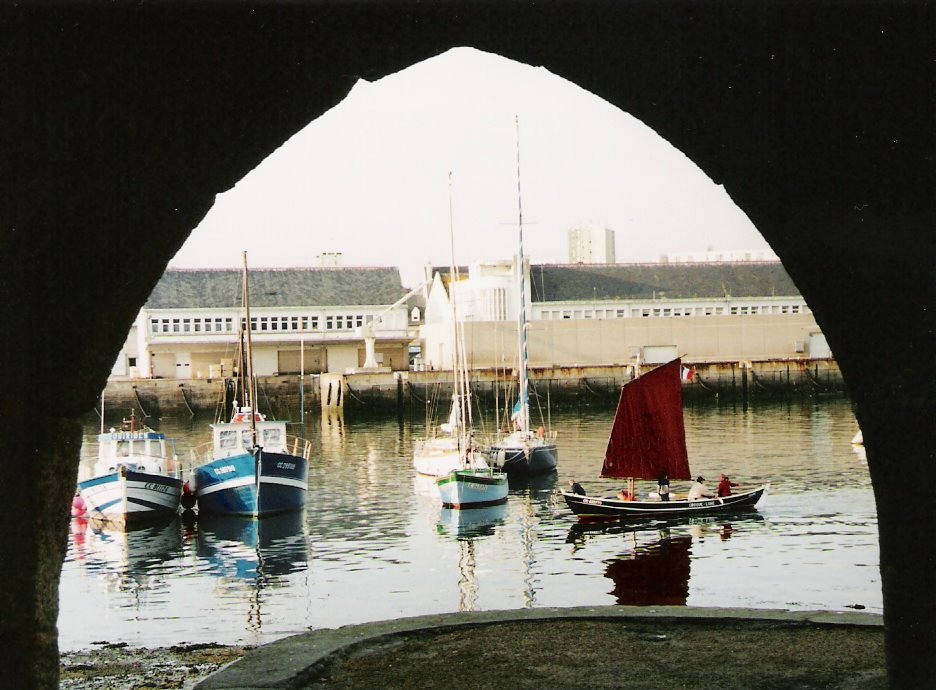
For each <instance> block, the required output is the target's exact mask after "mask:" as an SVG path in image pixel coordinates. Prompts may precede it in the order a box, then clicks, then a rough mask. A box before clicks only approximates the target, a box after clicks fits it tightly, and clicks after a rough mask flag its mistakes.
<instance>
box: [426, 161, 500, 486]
mask: <svg viewBox="0 0 936 690" xmlns="http://www.w3.org/2000/svg"><path fill="white" fill-rule="evenodd" d="M449 184H450V185H451V179H450V180H449ZM451 206H452V201H451V193H450V194H449V232H450V233H453V229H452V217H451V216H452V208H451ZM453 242H454V239H453ZM452 251H453V258H452V265H451V267H450V271H449V306H450V309H451V319H452V335H453V339H452V383H453V387H452V406H451V408H450V411H449V416H448V420H447V421H446V422H443V423H442V424H440V425H439V427H438V429H437V430H429V429H427V434H426V438H424V439H419V440H417V441H416V443H415V444H414V447H413V468H414V469H415V470H416V473H417V474H420V475H424V476H427V477H445V476H448V475H449V473H451V472H453V471H455V470H461V469H476V470H485V469H487V468H488V464H487V462H485V460H484V457H483V455H482V454H481V453H475V452H474V449H473V448H472V449H471V452H467V450H468V448H469V447H470V446H471V443H472V439H471V401H470V398H469V395H470V390H469V386H468V374H467V367H466V366H465V365H464V364H463V362H460V361H459V352H461V355H462V357H463V356H464V348H461V349H460V350H459V347H458V340H459V337H460V335H459V327H458V313H457V310H456V309H455V284H456V283H457V282H458V271H457V269H456V268H455V260H454V248H453V250H452Z"/></svg>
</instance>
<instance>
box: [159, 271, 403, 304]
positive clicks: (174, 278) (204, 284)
mask: <svg viewBox="0 0 936 690" xmlns="http://www.w3.org/2000/svg"><path fill="white" fill-rule="evenodd" d="M249 283H250V306H251V307H260V308H262V307H298V306H353V305H371V304H374V305H380V304H393V303H394V302H396V301H397V300H398V299H400V298H401V297H402V296H403V295H405V294H406V292H407V291H406V290H405V289H404V288H403V287H402V283H401V281H400V271H399V269H396V268H260V269H251V271H250V276H249ZM241 291H242V288H241V271H240V270H238V269H170V270H167V271H166V272H165V273H164V274H163V276H162V278H160V279H159V283H157V284H156V287H155V288H154V289H153V292H152V294H150V296H149V299H148V300H147V301H146V305H145V306H146V308H147V309H218V308H226V307H239V306H241Z"/></svg>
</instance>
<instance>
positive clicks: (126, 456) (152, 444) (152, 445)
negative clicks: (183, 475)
mask: <svg viewBox="0 0 936 690" xmlns="http://www.w3.org/2000/svg"><path fill="white" fill-rule="evenodd" d="M165 465H166V437H165V436H164V435H163V434H161V433H158V432H156V431H152V430H145V431H117V430H116V429H113V428H112V429H111V430H110V431H109V432H108V433H105V434H98V460H97V462H96V463H95V465H94V475H95V476H100V475H104V474H109V473H111V472H116V471H117V469H118V468H119V467H127V468H128V469H131V470H134V471H137V472H164V471H165Z"/></svg>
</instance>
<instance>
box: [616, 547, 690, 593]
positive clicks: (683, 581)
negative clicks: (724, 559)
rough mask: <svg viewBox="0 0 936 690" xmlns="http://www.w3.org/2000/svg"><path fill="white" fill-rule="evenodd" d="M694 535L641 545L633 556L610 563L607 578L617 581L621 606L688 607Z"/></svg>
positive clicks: (617, 591) (622, 557) (629, 555)
mask: <svg viewBox="0 0 936 690" xmlns="http://www.w3.org/2000/svg"><path fill="white" fill-rule="evenodd" d="M691 551H692V536H691V535H689V534H685V535H678V536H669V535H665V536H663V538H661V539H660V540H659V541H656V542H654V543H652V544H648V545H646V546H638V547H637V548H636V549H635V550H634V552H633V553H631V554H628V555H626V556H621V557H619V558H616V559H614V560H613V561H610V562H609V563H608V565H607V567H606V568H605V573H604V574H605V577H607V578H610V579H611V581H612V582H614V589H612V590H611V592H610V593H611V594H613V595H614V597H615V599H616V600H617V603H618V604H623V605H626V606H652V605H656V606H662V605H668V606H685V605H686V600H687V599H688V598H689V561H690V553H691Z"/></svg>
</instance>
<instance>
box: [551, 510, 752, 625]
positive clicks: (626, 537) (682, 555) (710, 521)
mask: <svg viewBox="0 0 936 690" xmlns="http://www.w3.org/2000/svg"><path fill="white" fill-rule="evenodd" d="M736 520H741V521H742V522H745V523H755V522H763V520H764V518H763V516H762V515H760V514H759V513H756V512H753V511H752V512H750V513H747V514H744V515H743V516H740V517H739V516H732V518H731V521H729V520H727V519H726V518H724V517H720V518H719V517H708V518H706V517H702V518H682V519H674V520H666V521H652V522H651V521H648V522H643V523H640V524H634V523H627V522H621V521H614V522H607V521H605V522H597V521H596V522H578V523H576V524H574V525H573V526H572V527H571V528H570V529H569V533H568V536H567V537H566V542H567V543H569V544H572V547H573V548H572V552H573V554H575V553H579V552H584V551H585V550H586V548H587V547H588V545H589V542H590V541H593V540H598V539H601V540H609V539H610V540H616V541H620V547H619V548H620V549H621V550H620V552H619V553H618V554H617V555H616V556H614V557H613V558H606V559H604V560H603V561H602V563H603V564H604V566H605V568H604V571H603V575H604V577H606V578H608V579H609V580H611V581H612V582H613V583H614V587H613V589H612V590H611V591H610V592H609V594H611V595H612V596H613V597H614V599H615V603H617V604H620V605H625V606H664V605H665V606H685V605H686V604H687V601H688V598H689V581H690V574H691V563H692V547H693V544H694V543H699V542H701V541H702V540H704V539H705V538H706V537H709V536H717V537H718V538H719V540H721V541H728V540H729V539H731V537H732V535H733V534H734V526H733V521H736ZM603 546H604V547H605V548H606V547H607V545H606V544H605V545H603Z"/></svg>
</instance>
